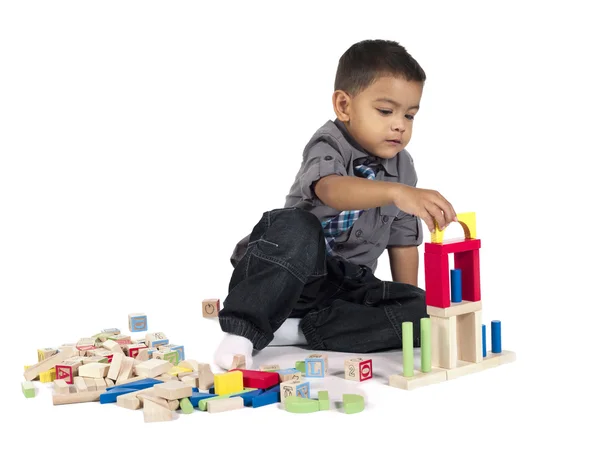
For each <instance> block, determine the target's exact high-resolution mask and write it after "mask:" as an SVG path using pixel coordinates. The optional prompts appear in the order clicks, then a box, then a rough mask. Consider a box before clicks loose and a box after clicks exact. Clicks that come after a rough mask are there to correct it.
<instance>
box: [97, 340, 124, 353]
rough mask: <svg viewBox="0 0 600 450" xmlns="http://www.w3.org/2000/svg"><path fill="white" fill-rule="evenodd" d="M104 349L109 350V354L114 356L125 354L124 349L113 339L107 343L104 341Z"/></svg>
mask: <svg viewBox="0 0 600 450" xmlns="http://www.w3.org/2000/svg"><path fill="white" fill-rule="evenodd" d="M102 347H103V348H105V349H106V350H108V351H109V352H112V353H113V354H117V353H121V354H123V349H122V348H121V346H120V345H119V343H118V342H117V341H114V340H112V339H107V340H106V341H104V342H103V343H102Z"/></svg>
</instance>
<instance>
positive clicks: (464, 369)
mask: <svg viewBox="0 0 600 450" xmlns="http://www.w3.org/2000/svg"><path fill="white" fill-rule="evenodd" d="M516 358H517V355H516V354H515V353H514V352H511V351H508V350H504V351H503V352H502V353H491V352H488V354H487V356H486V357H485V358H483V360H482V361H481V362H478V363H472V362H467V361H458V365H457V367H455V368H454V369H448V370H447V371H446V372H447V377H448V380H454V379H456V378H458V377H461V376H464V375H469V374H472V373H477V372H481V371H482V370H486V369H490V368H493V367H497V366H499V365H502V364H508V363H511V362H514V361H516Z"/></svg>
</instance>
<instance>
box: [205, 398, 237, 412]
mask: <svg viewBox="0 0 600 450" xmlns="http://www.w3.org/2000/svg"><path fill="white" fill-rule="evenodd" d="M243 407H244V400H243V399H242V398H241V397H230V398H224V399H217V398H215V399H212V400H209V401H208V402H207V406H206V408H207V410H208V412H209V413H219V412H225V411H232V410H234V409H242V408H243Z"/></svg>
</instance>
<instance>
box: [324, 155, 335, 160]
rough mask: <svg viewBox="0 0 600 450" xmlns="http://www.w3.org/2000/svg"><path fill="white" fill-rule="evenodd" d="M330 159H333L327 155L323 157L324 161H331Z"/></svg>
mask: <svg viewBox="0 0 600 450" xmlns="http://www.w3.org/2000/svg"><path fill="white" fill-rule="evenodd" d="M332 159H333V157H331V156H329V155H327V156H326V157H325V161H331V160H332Z"/></svg>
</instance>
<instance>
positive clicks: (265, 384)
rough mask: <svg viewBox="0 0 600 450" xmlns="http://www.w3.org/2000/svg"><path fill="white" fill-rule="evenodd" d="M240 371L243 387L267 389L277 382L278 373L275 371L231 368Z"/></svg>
mask: <svg viewBox="0 0 600 450" xmlns="http://www.w3.org/2000/svg"><path fill="white" fill-rule="evenodd" d="M234 370H239V371H240V372H242V377H243V378H244V387H245V388H256V389H269V388H270V387H273V386H276V385H278V384H279V374H278V373H277V372H262V371H260V370H245V369H232V370H230V372H233V371H234Z"/></svg>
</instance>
